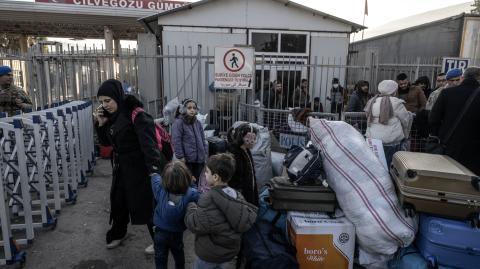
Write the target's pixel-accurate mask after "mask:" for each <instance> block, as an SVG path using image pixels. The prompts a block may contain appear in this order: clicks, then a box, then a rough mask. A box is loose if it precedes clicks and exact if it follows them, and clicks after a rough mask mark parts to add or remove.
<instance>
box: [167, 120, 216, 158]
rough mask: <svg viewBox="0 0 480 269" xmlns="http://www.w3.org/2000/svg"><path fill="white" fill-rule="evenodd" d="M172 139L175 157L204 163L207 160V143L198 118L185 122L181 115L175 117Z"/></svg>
mask: <svg viewBox="0 0 480 269" xmlns="http://www.w3.org/2000/svg"><path fill="white" fill-rule="evenodd" d="M172 141H173V149H174V151H175V157H177V159H183V158H185V161H186V162H187V163H204V162H205V161H206V160H207V156H208V144H207V142H206V140H205V134H204V132H203V127H202V124H201V123H200V121H199V120H195V122H194V123H193V124H187V123H186V122H185V120H184V119H183V116H179V117H178V118H177V119H175V121H174V122H173V126H172Z"/></svg>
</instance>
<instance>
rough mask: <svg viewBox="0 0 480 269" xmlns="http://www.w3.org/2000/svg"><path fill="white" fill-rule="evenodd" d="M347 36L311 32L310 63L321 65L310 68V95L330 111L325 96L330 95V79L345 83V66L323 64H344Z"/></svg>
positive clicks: (346, 52) (343, 84) (345, 60)
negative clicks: (318, 99)
mask: <svg viewBox="0 0 480 269" xmlns="http://www.w3.org/2000/svg"><path fill="white" fill-rule="evenodd" d="M348 43H349V38H348V35H346V34H313V36H312V37H311V47H310V50H311V54H310V63H311V64H315V58H316V60H317V62H316V64H317V65H323V66H322V67H315V68H311V69H310V85H311V87H310V91H311V93H310V96H311V97H312V98H314V97H317V96H318V97H320V100H321V102H322V103H323V106H324V109H325V111H327V112H329V111H330V102H329V101H326V97H327V96H330V89H331V87H332V79H333V78H334V77H336V78H338V79H339V80H340V84H341V85H342V86H344V87H346V85H345V82H344V80H345V71H346V69H345V68H341V67H326V66H325V65H346V63H347V54H348Z"/></svg>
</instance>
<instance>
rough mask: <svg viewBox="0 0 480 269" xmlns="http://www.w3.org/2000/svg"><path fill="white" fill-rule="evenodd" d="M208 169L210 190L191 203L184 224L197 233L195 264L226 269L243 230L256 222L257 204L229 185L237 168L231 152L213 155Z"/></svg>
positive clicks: (198, 268) (197, 268) (206, 268)
mask: <svg viewBox="0 0 480 269" xmlns="http://www.w3.org/2000/svg"><path fill="white" fill-rule="evenodd" d="M205 170H206V171H205V175H206V178H207V183H208V185H209V186H210V187H211V188H210V191H208V192H207V193H204V194H203V195H202V196H201V197H200V200H199V201H198V204H195V203H189V205H188V208H187V213H186V215H185V224H186V226H187V228H188V229H189V230H190V231H191V232H192V233H194V234H195V254H196V255H197V259H196V260H195V263H194V265H193V268H194V269H213V268H215V269H217V268H222V269H223V268H225V266H226V264H227V263H228V262H229V261H231V260H233V258H234V257H235V256H236V255H237V254H238V252H239V250H240V245H241V241H242V239H241V238H242V234H243V233H244V232H246V231H248V230H249V229H250V227H251V226H252V225H253V224H254V223H255V219H256V217H257V208H256V207H255V206H254V205H252V204H250V203H248V202H246V201H245V199H244V198H243V196H242V195H241V194H240V193H239V192H237V191H236V190H234V189H232V188H230V187H229V186H228V184H227V183H228V181H229V180H230V179H231V177H232V175H233V173H234V171H235V160H234V159H233V157H232V156H231V155H230V154H226V153H223V154H217V155H214V156H211V157H210V158H209V159H208V161H207V166H206V169H205Z"/></svg>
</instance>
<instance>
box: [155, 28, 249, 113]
mask: <svg viewBox="0 0 480 269" xmlns="http://www.w3.org/2000/svg"><path fill="white" fill-rule="evenodd" d="M178 30H188V29H179V28H171V27H170V28H168V27H167V28H166V29H165V30H164V31H163V33H162V39H163V47H162V51H163V55H168V56H174V55H176V56H177V57H175V58H165V59H164V60H163V67H164V72H163V76H164V77H163V85H164V89H165V96H167V99H168V100H170V99H172V98H173V97H175V96H177V95H178V96H179V99H180V100H182V99H184V98H186V97H189V98H193V99H195V100H197V101H198V103H199V105H200V107H201V110H202V112H203V113H206V112H208V111H207V108H209V107H211V105H213V100H214V96H213V93H212V92H211V91H209V89H208V87H207V85H208V84H209V83H210V82H211V80H212V77H213V56H214V49H215V47H218V46H225V47H230V46H233V45H236V44H246V42H247V34H246V31H242V30H235V32H234V33H227V32H225V33H220V32H219V31H222V30H219V29H204V30H205V32H200V33H199V32H181V31H178ZM196 30H198V29H196ZM215 31H217V32H215ZM198 44H201V45H202V50H201V56H202V61H201V64H200V65H201V70H200V71H199V69H198V65H196V61H197V52H198ZM184 56H186V57H184ZM205 56H212V57H210V58H205ZM208 62H211V63H208ZM192 66H193V68H192ZM206 69H208V73H209V76H208V78H206V75H205V70H206ZM199 74H200V76H199ZM199 87H200V89H199V90H197V89H198V88H199ZM179 91H181V92H180V93H179Z"/></svg>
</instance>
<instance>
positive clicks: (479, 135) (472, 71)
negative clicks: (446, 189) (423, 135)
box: [429, 66, 480, 175]
mask: <svg viewBox="0 0 480 269" xmlns="http://www.w3.org/2000/svg"><path fill="white" fill-rule="evenodd" d="M461 80H462V82H461V83H460V85H458V86H455V87H450V88H447V89H444V90H443V91H442V93H441V94H440V95H439V96H438V99H437V101H436V102H435V105H434V106H433V108H432V111H431V112H430V114H429V123H430V127H431V130H432V135H434V136H437V137H438V138H440V141H441V142H442V143H446V144H445V152H444V153H445V155H448V156H450V157H451V158H453V159H454V160H456V161H457V162H459V163H461V164H462V165H464V166H465V167H466V168H468V169H470V170H471V171H472V172H473V173H474V174H476V175H480V154H478V150H479V149H480V124H478V123H479V122H480V67H476V66H470V67H467V68H466V69H465V71H464V72H463V74H462V79H461ZM465 109H466V110H465ZM464 110H465V111H464ZM462 112H463V115H460V114H461V113H462ZM460 116H461V119H459V117H460ZM457 121H458V122H457ZM452 130H453V132H452V133H450V132H451V131H452ZM447 137H448V140H446V139H447Z"/></svg>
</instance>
